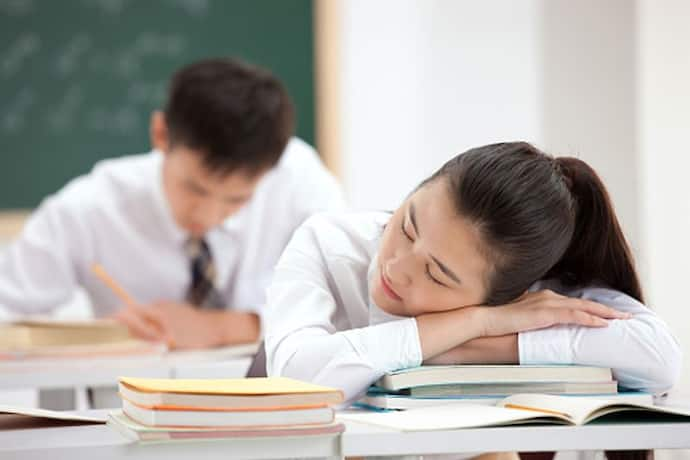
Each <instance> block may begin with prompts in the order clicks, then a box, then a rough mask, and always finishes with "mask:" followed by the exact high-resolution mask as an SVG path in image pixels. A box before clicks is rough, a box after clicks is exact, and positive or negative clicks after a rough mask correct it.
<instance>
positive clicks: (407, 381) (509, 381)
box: [359, 365, 652, 410]
mask: <svg viewBox="0 0 690 460" xmlns="http://www.w3.org/2000/svg"><path fill="white" fill-rule="evenodd" d="M519 393H540V394H552V395H564V396H598V397H606V398H616V399H619V400H621V401H622V402H632V403H643V404H644V403H651V402H652V396H651V395H649V394H647V393H640V392H621V393H619V392H618V388H617V382H616V381H615V380H613V377H612V374H611V369H608V368H601V367H587V366H569V365H543V366H540V365H453V366H420V367H416V368H411V369H403V370H400V371H396V372H392V373H390V374H387V375H385V376H383V377H382V378H381V379H380V380H379V381H378V382H377V383H376V384H375V385H374V386H372V387H371V388H370V389H369V391H368V392H367V395H366V396H365V397H364V398H362V399H361V400H360V402H359V404H360V405H362V406H365V407H368V408H373V409H397V410H405V409H412V408H419V407H428V406H435V405H443V404H449V403H468V404H482V405H493V404H495V403H497V402H498V401H499V400H500V399H502V398H505V397H507V396H510V395H514V394H519Z"/></svg>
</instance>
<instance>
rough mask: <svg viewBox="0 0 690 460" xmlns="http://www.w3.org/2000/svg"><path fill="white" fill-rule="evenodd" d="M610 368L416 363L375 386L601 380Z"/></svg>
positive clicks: (391, 388)
mask: <svg viewBox="0 0 690 460" xmlns="http://www.w3.org/2000/svg"><path fill="white" fill-rule="evenodd" d="M607 380H613V379H612V375H611V369H609V368H603V367H589V366H569V365H452V366H419V367H413V368H409V369H402V370H398V371H394V372H391V373H389V374H386V375H384V376H383V377H382V378H381V379H380V380H379V381H378V382H377V383H376V385H377V386H380V387H382V388H385V389H386V390H389V391H391V390H392V391H396V390H401V389H404V388H412V387H417V386H423V385H448V384H458V383H488V382H493V383H498V382H501V383H507V382H510V383H518V382H523V383H524V382H604V381H607Z"/></svg>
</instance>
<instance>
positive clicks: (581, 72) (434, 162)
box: [340, 0, 690, 385]
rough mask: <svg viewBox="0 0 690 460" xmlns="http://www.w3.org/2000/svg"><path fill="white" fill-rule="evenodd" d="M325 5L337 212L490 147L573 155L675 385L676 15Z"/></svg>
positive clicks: (685, 220) (678, 222)
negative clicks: (626, 264)
mask: <svg viewBox="0 0 690 460" xmlns="http://www.w3.org/2000/svg"><path fill="white" fill-rule="evenodd" d="M340 7H341V9H342V13H343V14H342V15H341V24H340V27H341V36H342V43H341V44H340V50H341V53H342V59H341V61H342V62H341V65H342V74H341V75H342V87H341V94H340V99H341V104H342V109H343V117H342V125H341V128H342V131H341V136H342V154H343V160H342V164H343V169H342V175H343V180H344V183H345V186H346V188H347V191H348V193H349V197H350V199H351V202H352V204H353V205H354V206H355V207H357V208H367V209H371V208H378V209H381V208H388V209H391V208H394V207H395V206H396V205H397V204H398V203H399V202H400V201H401V199H402V198H403V197H404V196H405V195H406V194H407V193H408V192H409V191H410V190H411V189H412V188H413V187H414V186H415V185H416V184H417V183H418V182H419V181H420V180H421V179H423V178H424V177H426V176H427V175H428V174H429V173H430V172H432V171H433V170H434V169H436V168H437V167H438V166H440V165H441V163H442V162H443V161H444V160H445V159H448V158H450V157H451V156H452V155H454V154H455V153H458V152H460V151H462V150H464V149H466V148H467V147H470V146H473V145H479V144H485V143H489V142H493V141H497V140H514V139H525V140H528V141H532V142H534V143H535V144H537V145H538V146H540V147H542V148H544V149H546V150H547V151H549V152H552V153H555V154H561V155H575V156H579V157H581V158H582V159H584V160H585V161H587V162H589V163H590V164H592V165H593V166H594V167H595V169H596V170H597V171H598V172H599V174H600V175H601V176H602V178H603V179H604V182H605V183H606V184H607V186H608V188H609V191H610V193H611V196H612V199H613V202H614V205H615V206H616V208H617V211H618V215H619V218H620V220H621V221H622V224H623V226H624V228H625V231H626V234H627V236H628V238H629V240H630V243H631V246H632V247H633V250H634V252H635V256H636V258H637V259H638V262H639V266H640V268H641V273H642V276H643V284H644V285H645V287H646V290H647V293H648V300H649V303H650V305H652V307H653V308H654V309H655V310H656V311H658V312H659V313H660V314H661V315H662V316H663V317H664V318H665V319H667V321H669V323H671V324H672V327H673V328H674V330H675V331H676V334H677V335H678V337H679V338H680V340H681V341H682V343H683V346H684V349H685V351H686V355H687V356H686V362H687V365H686V366H685V373H684V377H683V381H682V382H683V385H687V384H690V339H688V340H686V339H685V338H684V337H690V334H689V332H690V321H688V318H689V317H690V314H688V313H686V312H685V305H684V303H685V302H686V301H685V300H684V299H685V298H686V297H687V296H686V295H685V292H683V287H684V285H685V284H686V283H685V282H684V281H685V280H684V279H683V277H684V276H685V274H686V273H688V270H687V266H688V258H689V257H690V243H688V242H687V241H688V235H690V200H688V199H687V198H686V197H685V195H684V194H683V191H684V190H682V187H683V185H685V183H686V182H687V180H686V179H685V176H686V174H687V171H688V170H690V168H688V166H690V156H689V155H688V153H690V152H688V148H687V142H684V141H685V138H687V137H688V135H690V84H689V83H687V82H690V61H689V60H690V51H689V50H690V42H689V41H688V39H689V38H690V27H688V26H687V24H688V20H689V19H690V3H688V2H686V1H684V0H665V1H653V0H639V1H638V2H636V1H629V0H611V1H607V2H601V1H597V0H579V1H577V2H572V1H566V0H526V1H520V2H514V1H510V0H490V1H485V2H477V1H453V0H426V1H416V0H398V1H395V0H376V1H367V0H347V1H341V3H340ZM683 136H685V138H684V137H683ZM689 309H690V307H689Z"/></svg>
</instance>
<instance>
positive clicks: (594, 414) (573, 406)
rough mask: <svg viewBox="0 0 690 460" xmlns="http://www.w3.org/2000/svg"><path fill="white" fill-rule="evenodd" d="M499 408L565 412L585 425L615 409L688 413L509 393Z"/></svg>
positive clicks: (606, 401)
mask: <svg viewBox="0 0 690 460" xmlns="http://www.w3.org/2000/svg"><path fill="white" fill-rule="evenodd" d="M498 405H499V406H501V407H512V408H516V409H517V408H521V409H527V410H541V411H547V412H553V413H560V414H567V416H568V417H569V418H570V419H571V420H572V422H573V423H574V424H577V425H584V424H586V423H589V422H590V421H592V420H594V419H597V418H599V417H603V416H604V415H607V414H612V413H615V412H622V411H630V410H642V411H645V410H646V411H650V412H660V413H667V414H674V415H687V416H690V410H688V409H680V408H673V407H666V406H655V405H652V404H638V403H625V402H621V401H617V400H615V399H605V398H588V397H578V398H572V397H568V396H556V395H542V394H517V395H512V396H508V397H507V398H505V399H503V400H501V401H500V402H499V403H498Z"/></svg>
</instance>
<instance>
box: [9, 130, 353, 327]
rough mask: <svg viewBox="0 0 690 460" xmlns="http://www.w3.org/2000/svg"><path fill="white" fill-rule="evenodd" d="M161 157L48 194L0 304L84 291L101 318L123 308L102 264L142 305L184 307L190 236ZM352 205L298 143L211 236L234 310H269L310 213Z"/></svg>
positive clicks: (17, 309) (14, 254)
mask: <svg viewBox="0 0 690 460" xmlns="http://www.w3.org/2000/svg"><path fill="white" fill-rule="evenodd" d="M162 162H163V155H162V153H160V152H157V151H152V152H150V153H146V154H141V155H133V156H127V157H123V158H118V159H111V160H105V161H102V162H99V163H98V164H97V165H96V166H95V167H94V168H93V170H92V171H91V172H90V173H89V174H87V175H84V176H81V177H78V178H76V179H74V180H72V181H71V182H70V183H68V184H67V185H66V186H65V187H64V188H63V189H62V190H60V191H59V192H58V193H56V194H55V195H52V196H50V197H48V198H47V199H46V200H44V201H43V203H42V204H41V205H40V207H39V208H38V209H37V210H36V211H35V212H34V213H33V214H32V216H31V217H30V218H29V220H28V221H27V224H26V226H25V228H24V230H23V232H22V233H21V235H20V236H19V237H18V238H17V240H16V241H14V242H13V243H12V244H10V245H9V246H8V247H7V248H6V250H4V251H2V252H1V253H0V307H2V308H5V309H7V310H9V311H10V312H11V313H15V314H37V313H49V312H50V311H51V310H52V309H54V308H56V307H57V306H59V305H60V304H61V303H63V302H65V301H67V300H69V299H70V298H71V297H72V295H73V294H74V291H75V289H76V288H77V287H78V286H81V287H83V288H84V289H85V290H86V292H87V294H88V295H89V297H90V300H91V303H92V305H93V308H94V313H95V315H96V316H105V315H108V314H111V313H113V312H115V311H116V310H117V309H118V308H120V307H121V301H120V300H119V299H118V298H117V297H115V296H114V294H113V293H112V291H110V290H109V289H108V288H107V287H106V286H105V285H103V283H102V282H101V281H100V280H99V279H98V278H96V277H95V276H94V275H93V273H92V272H91V265H92V264H93V263H99V264H101V265H103V267H104V268H105V269H106V270H107V271H108V272H109V273H110V275H111V276H112V277H113V278H114V279H115V280H116V281H117V282H119V283H120V284H121V285H122V286H123V287H124V288H125V289H126V290H127V291H128V292H129V293H130V294H131V295H132V296H133V297H134V298H135V299H136V300H137V301H138V302H140V303H143V304H146V303H149V302H153V301H156V300H170V301H182V300H183V299H184V296H185V294H186V291H187V289H188V286H189V284H190V280H191V275H190V269H189V260H188V259H187V256H186V255H185V251H184V242H185V241H186V239H187V235H186V234H185V232H184V231H182V230H181V229H180V228H179V227H178V226H177V224H176V223H175V221H174V218H173V216H172V214H171V211H170V208H169V206H168V203H167V200H166V198H165V196H164V192H163V189H162V182H161V181H162V176H161V166H162ZM343 207H344V201H343V196H342V191H341V189H340V186H339V185H338V184H337V182H336V180H335V179H334V178H333V176H332V175H331V174H330V173H329V172H328V171H327V170H326V168H325V167H324V166H323V164H322V163H321V161H320V160H319V158H318V156H317V155H316V152H315V151H314V150H313V149H312V148H311V147H310V146H309V145H307V144H306V143H304V142H303V141H301V140H299V139H296V138H293V139H292V140H291V141H290V142H289V144H288V146H287V147H286V150H285V152H284V154H283V156H282V157H281V159H280V161H279V163H278V164H277V165H276V167H275V168H273V169H272V170H271V171H270V172H269V173H267V174H266V176H265V177H263V178H262V179H261V181H260V183H259V185H258V186H257V189H256V192H255V194H254V196H253V197H252V199H251V200H250V202H249V203H248V204H247V205H245V206H244V207H243V208H242V209H240V211H239V212H238V213H236V214H235V215H233V216H231V217H230V218H228V219H227V220H226V221H225V222H224V223H223V224H222V225H220V226H219V227H217V228H214V229H212V230H211V231H209V232H208V233H207V235H206V239H207V241H208V244H209V246H210V248H211V251H212V254H213V258H214V263H215V266H216V270H217V277H216V280H217V286H216V287H217V289H218V290H219V292H220V293H221V294H222V296H223V298H224V299H226V300H227V307H228V308H233V309H238V310H248V311H260V310H261V309H262V307H263V306H264V305H265V289H266V287H267V286H268V284H269V281H270V278H271V276H272V273H273V267H274V266H275V263H276V261H277V260H278V258H279V256H280V254H281V252H282V250H283V249H284V248H285V245H286V244H287V243H288V241H289V239H290V237H291V236H292V233H293V232H294V230H295V229H296V228H297V227H298V226H299V225H300V224H301V223H302V222H303V221H304V220H305V219H306V218H308V217H309V216H310V215H312V214H314V213H316V212H320V211H325V210H337V209H342V208H343Z"/></svg>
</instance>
